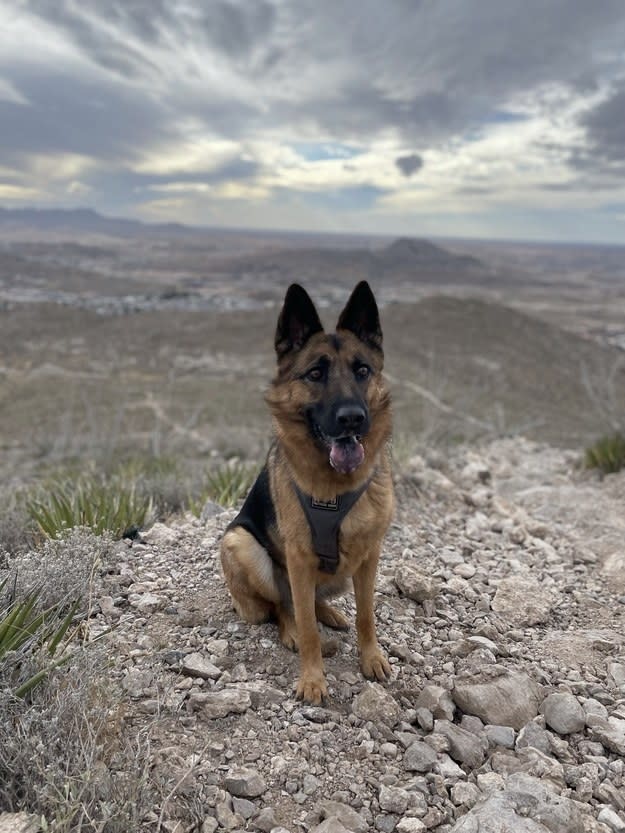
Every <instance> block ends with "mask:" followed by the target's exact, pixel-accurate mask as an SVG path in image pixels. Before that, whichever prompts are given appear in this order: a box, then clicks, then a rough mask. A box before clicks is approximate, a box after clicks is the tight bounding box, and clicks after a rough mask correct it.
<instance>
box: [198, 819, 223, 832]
mask: <svg viewBox="0 0 625 833" xmlns="http://www.w3.org/2000/svg"><path fill="white" fill-rule="evenodd" d="M218 827H219V822H218V821H217V819H215V818H213V817H212V816H206V818H205V819H204V821H203V822H202V827H201V828H200V833H215V830H217V828H218Z"/></svg>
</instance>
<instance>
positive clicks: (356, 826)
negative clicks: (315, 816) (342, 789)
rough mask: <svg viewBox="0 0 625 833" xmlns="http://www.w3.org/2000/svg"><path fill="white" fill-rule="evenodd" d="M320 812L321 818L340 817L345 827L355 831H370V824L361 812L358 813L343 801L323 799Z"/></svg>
mask: <svg viewBox="0 0 625 833" xmlns="http://www.w3.org/2000/svg"><path fill="white" fill-rule="evenodd" d="M320 812H321V818H324V819H329V818H335V819H338V821H340V822H341V824H342V825H343V826H344V827H346V828H347V829H348V830H351V831H353V833H368V830H369V825H368V824H367V822H366V821H365V820H364V819H363V817H362V816H361V815H360V813H357V812H356V810H354V808H353V807H350V806H349V804H344V803H343V802H341V801H323V802H322V803H321V807H320Z"/></svg>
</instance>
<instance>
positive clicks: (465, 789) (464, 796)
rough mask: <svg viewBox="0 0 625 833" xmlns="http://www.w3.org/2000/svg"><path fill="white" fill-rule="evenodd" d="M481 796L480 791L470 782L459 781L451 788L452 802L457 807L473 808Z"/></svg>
mask: <svg viewBox="0 0 625 833" xmlns="http://www.w3.org/2000/svg"><path fill="white" fill-rule="evenodd" d="M480 795H481V792H480V790H479V789H478V788H477V787H476V786H475V784H471V783H470V782H468V781H459V782H458V783H457V784H454V786H453V787H452V788H451V800H452V801H453V803H454V804H455V805H456V807H469V808H470V807H473V805H474V804H475V803H476V801H477V800H478V799H479V797H480Z"/></svg>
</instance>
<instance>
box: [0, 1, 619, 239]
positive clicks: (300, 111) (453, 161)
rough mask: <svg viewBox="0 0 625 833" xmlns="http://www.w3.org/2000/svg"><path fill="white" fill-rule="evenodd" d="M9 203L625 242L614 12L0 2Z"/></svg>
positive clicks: (499, 4)
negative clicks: (86, 206)
mask: <svg viewBox="0 0 625 833" xmlns="http://www.w3.org/2000/svg"><path fill="white" fill-rule="evenodd" d="M0 205H4V206H12V207H18V206H33V205H37V206H42V207H43V206H59V205H62V206H68V207H69V206H72V207H75V206H85V205H88V206H92V207H94V208H96V209H98V210H100V211H102V212H104V213H108V214H116V215H124V216H132V217H138V218H140V219H143V220H148V221H169V220H174V221H180V222H185V223H193V224H201V225H204V224H207V225H220V226H223V225H226V226H244V227H262V228H291V229H296V228H297V229H311V230H324V231H332V230H333V231H338V232H340V231H379V232H384V233H391V234H393V233H402V234H416V235H420V234H428V235H437V234H438V235H456V236H473V237H475V236H477V237H507V238H526V239H556V240H558V239H559V240H596V241H612V242H621V243H622V242H625V2H624V0H0Z"/></svg>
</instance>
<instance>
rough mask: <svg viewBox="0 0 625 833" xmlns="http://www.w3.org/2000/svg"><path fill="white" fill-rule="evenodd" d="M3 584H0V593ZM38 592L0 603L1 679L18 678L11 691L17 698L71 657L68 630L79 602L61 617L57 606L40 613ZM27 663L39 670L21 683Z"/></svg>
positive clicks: (60, 608) (23, 695)
mask: <svg viewBox="0 0 625 833" xmlns="http://www.w3.org/2000/svg"><path fill="white" fill-rule="evenodd" d="M5 584H6V581H5V582H3V583H2V584H0V593H1V592H2V590H3V589H4V586H5ZM39 593H40V591H38V590H35V591H33V592H31V593H29V594H27V595H26V596H25V597H24V598H23V599H18V600H13V601H8V602H7V601H5V602H4V603H2V602H0V672H3V673H2V676H6V675H7V672H8V676H9V677H12V676H14V675H16V676H17V677H18V684H17V686H16V688H15V691H14V692H13V693H14V694H15V696H16V697H25V696H26V695H27V694H28V693H29V692H30V691H32V690H33V688H35V686H37V685H38V684H39V683H40V682H41V681H42V680H43V679H45V677H47V675H48V674H49V673H50V672H51V671H52V669H53V668H56V667H57V666H58V665H61V664H62V663H63V662H66V661H67V660H68V659H69V657H70V655H69V654H68V653H67V652H66V650H65V649H66V647H67V643H68V641H69V639H70V638H71V634H70V635H68V630H69V627H70V625H71V623H72V620H73V618H74V614H75V613H76V610H77V608H78V605H79V603H80V602H79V600H77V601H75V602H74V603H73V604H71V605H70V608H69V610H67V612H66V613H65V614H64V615H63V609H62V606H61V605H60V604H57V605H53V606H52V607H50V608H48V609H47V610H44V611H41V610H38V606H37V601H38V598H39ZM28 660H32V661H33V662H36V664H38V665H41V666H42V667H41V668H40V669H39V670H38V671H37V672H35V673H34V674H30V675H29V676H28V677H27V678H26V679H25V680H21V681H20V677H21V676H22V675H20V670H21V669H22V666H23V664H24V663H25V662H26V661H28Z"/></svg>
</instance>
